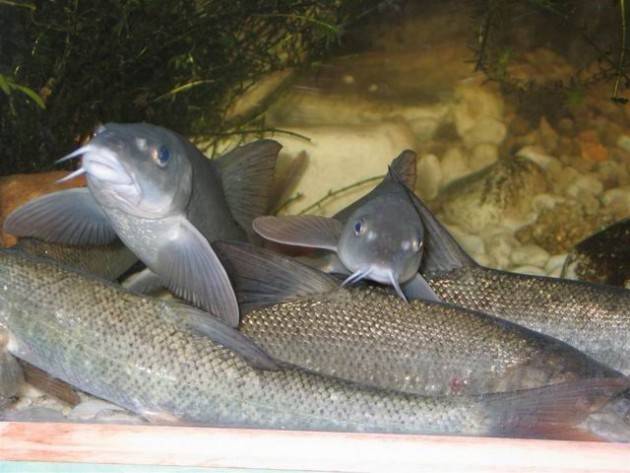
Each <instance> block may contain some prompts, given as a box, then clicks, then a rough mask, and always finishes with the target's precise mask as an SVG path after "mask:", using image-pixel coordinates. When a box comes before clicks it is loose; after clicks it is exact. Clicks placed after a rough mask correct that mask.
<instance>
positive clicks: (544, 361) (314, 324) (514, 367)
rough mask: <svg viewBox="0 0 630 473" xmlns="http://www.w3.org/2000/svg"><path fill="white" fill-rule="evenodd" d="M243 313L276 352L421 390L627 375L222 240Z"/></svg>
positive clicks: (548, 344) (531, 335)
mask: <svg viewBox="0 0 630 473" xmlns="http://www.w3.org/2000/svg"><path fill="white" fill-rule="evenodd" d="M217 251H218V252H219V255H220V257H221V259H222V260H223V261H224V262H225V264H226V268H227V269H228V272H229V273H230V276H231V278H232V281H233V282H234V285H235V288H236V292H237V295H238V296H239V300H240V302H241V303H242V304H243V308H244V312H247V313H246V314H245V315H244V316H243V319H242V322H241V325H240V330H241V332H243V333H244V334H245V335H247V336H248V337H250V338H251V339H252V340H254V341H255V342H256V343H257V344H259V345H260V346H261V347H262V348H263V349H264V350H265V351H266V352H267V353H269V354H270V355H271V356H272V357H274V358H276V359H278V360H280V361H284V362H287V363H291V364H294V365H297V366H301V367H304V368H307V369H309V370H311V371H315V372H318V373H322V374H326V375H333V376H338V377H341V378H344V379H349V380H351V381H355V382H358V383H362V384H367V385H372V386H378V387H381V388H389V389H396V390H399V391H406V392H413V393H420V394H472V393H487V392H500V391H512V390H516V389H526V388H534V387H539V386H544V385H547V384H554V383H561V382H567V381H573V380H576V379H589V378H596V377H615V376H621V374H620V373H618V372H616V371H614V370H611V369H609V368H607V367H606V366H603V365H602V364H600V363H598V362H596V361H594V360H593V359H591V358H589V357H588V356H585V355H584V354H582V353H580V352H579V351H577V350H575V349H573V348H572V347H570V346H568V345H566V344H565V343H562V342H560V341H558V340H555V339H553V338H551V337H548V336H545V335H541V334H539V333H536V332H533V331H531V330H528V329H525V328H523V327H520V326H518V325H516V324H512V323H509V322H506V321H503V320H499V319H497V318H495V317H492V316H488V315H486V314H483V313H481V312H477V311H472V310H467V309H463V308H461V307H457V306H454V305H450V304H442V303H434V302H426V301H423V300H413V301H410V302H409V303H407V302H405V301H403V300H402V299H400V298H398V297H396V295H395V294H393V293H392V291H390V290H387V289H386V288H382V287H374V286H368V287H356V288H348V289H346V288H339V287H338V284H337V283H336V280H335V279H334V278H331V277H330V276H327V275H324V274H323V273H320V272H319V271H317V270H314V269H312V268H308V267H306V266H305V265H302V264H300V263H299V262H297V261H293V260H290V259H288V258H285V257H282V256H279V255H275V254H274V253H272V252H271V251H268V250H264V249H259V248H254V247H252V246H250V245H246V244H236V243H223V242H219V243H217Z"/></svg>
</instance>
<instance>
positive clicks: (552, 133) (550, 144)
mask: <svg viewBox="0 0 630 473" xmlns="http://www.w3.org/2000/svg"><path fill="white" fill-rule="evenodd" d="M538 133H539V135H540V142H541V144H542V145H543V147H544V148H545V149H546V150H547V151H549V152H550V153H553V152H554V151H555V150H556V148H557V147H558V133H557V132H556V130H554V129H553V127H552V126H551V125H550V124H549V121H547V118H546V117H544V116H543V117H542V118H541V119H540V125H539V126H538Z"/></svg>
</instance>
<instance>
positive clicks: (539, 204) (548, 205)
mask: <svg viewBox="0 0 630 473" xmlns="http://www.w3.org/2000/svg"><path fill="white" fill-rule="evenodd" d="M562 202H566V199H565V198H564V197H559V196H557V195H553V194H546V193H544V194H538V195H537V196H536V197H534V198H533V199H532V208H533V209H534V210H535V211H537V212H540V211H541V210H550V209H553V208H554V207H555V206H556V205H557V204H560V203H562Z"/></svg>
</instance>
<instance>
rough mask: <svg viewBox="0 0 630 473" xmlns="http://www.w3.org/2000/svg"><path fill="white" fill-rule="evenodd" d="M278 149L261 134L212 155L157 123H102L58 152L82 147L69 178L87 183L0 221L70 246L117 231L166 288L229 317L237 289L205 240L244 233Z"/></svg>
mask: <svg viewBox="0 0 630 473" xmlns="http://www.w3.org/2000/svg"><path fill="white" fill-rule="evenodd" d="M279 150H280V145H279V144H278V143H277V142H275V141H272V140H261V141H256V142H253V143H250V144H248V145H245V146H242V147H240V148H237V149H235V150H233V151H232V152H230V153H228V154H226V155H225V156H223V157H221V158H220V159H218V160H212V161H211V160H208V159H207V158H206V157H205V156H203V155H202V153H201V152H200V151H199V150H198V149H197V148H195V147H194V146H193V145H192V144H191V143H190V142H189V141H188V140H186V139H185V138H184V137H182V136H181V135H178V134H177V133H174V132H172V131H170V130H167V129H165V128H161V127H158V126H154V125H149V124H145V123H138V124H116V123H108V124H106V125H105V126H102V127H100V128H99V129H98V130H97V132H96V134H95V136H94V137H93V139H92V140H91V141H90V142H89V143H88V144H87V145H85V146H83V147H81V148H79V149H78V150H76V151H75V152H73V153H71V154H69V155H68V156H66V157H65V158H62V159H61V161H63V160H66V159H71V158H74V157H77V156H83V158H82V167H81V168H80V169H79V170H78V171H76V172H74V173H72V174H71V175H70V176H68V177H73V176H76V175H80V174H86V176H87V183H88V187H87V188H83V189H71V190H65V191H61V192H55V193H52V194H48V195H45V196H42V197H40V198H38V199H35V200H33V201H31V202H29V203H27V204H26V205H24V206H22V207H20V208H18V209H17V210H15V211H14V212H13V213H12V214H11V215H9V217H8V218H7V220H6V221H5V224H4V228H5V231H7V232H9V233H12V234H14V235H18V236H31V237H36V238H39V239H42V240H45V241H50V242H55V243H65V244H73V245H84V244H93V245H98V244H104V243H109V242H111V241H113V240H114V239H115V237H116V236H118V237H119V238H120V239H121V240H122V241H123V243H124V244H125V245H126V246H127V247H128V248H129V249H131V250H132V251H133V252H134V254H135V255H136V256H137V257H138V258H139V259H140V260H141V261H142V262H143V263H145V264H146V265H147V267H148V268H149V270H150V271H152V272H153V273H155V274H156V275H157V276H158V278H159V280H160V282H162V283H163V284H164V285H166V286H167V287H169V288H170V289H171V290H172V291H173V292H175V293H176V294H178V295H179V296H181V297H183V298H184V299H186V300H189V301H191V302H193V303H194V304H195V305H198V306H200V307H202V308H204V309H206V310H208V311H210V312H211V313H213V314H215V315H216V316H218V317H222V318H223V319H224V320H226V321H227V322H228V323H230V324H232V325H236V324H237V323H238V305H237V302H236V297H235V296H234V291H233V290H232V287H231V285H230V281H229V279H228V276H227V274H226V273H225V270H224V269H223V267H222V266H221V262H220V261H219V260H218V258H217V257H216V255H215V253H214V250H213V249H212V246H211V245H210V242H212V241H214V240H216V239H234V240H243V239H246V238H247V233H248V230H249V229H250V227H251V221H252V219H253V218H254V217H255V216H257V215H260V214H262V213H264V212H265V211H266V210H267V206H268V195H269V190H270V189H269V188H270V186H271V182H272V178H273V170H274V167H275V162H276V158H277V154H278V151H279ZM151 279H152V278H150V277H149V280H151ZM153 279H154V278H153ZM146 284H149V283H146Z"/></svg>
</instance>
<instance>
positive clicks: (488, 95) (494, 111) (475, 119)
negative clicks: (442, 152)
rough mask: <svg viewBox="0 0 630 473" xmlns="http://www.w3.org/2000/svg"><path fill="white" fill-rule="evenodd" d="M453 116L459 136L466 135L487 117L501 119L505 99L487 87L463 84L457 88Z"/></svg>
mask: <svg viewBox="0 0 630 473" xmlns="http://www.w3.org/2000/svg"><path fill="white" fill-rule="evenodd" d="M453 118H454V120H455V128H456V129H457V133H458V134H459V136H461V137H464V136H465V135H466V134H467V133H468V132H470V131H471V130H473V129H474V128H475V127H476V126H477V125H478V124H479V122H480V120H482V119H485V118H490V119H494V120H496V121H499V122H500V121H501V119H502V118H503V101H502V100H501V98H500V97H499V96H497V95H496V94H494V93H492V92H491V91H489V90H488V89H487V88H484V87H481V86H479V85H476V84H461V85H460V86H458V87H457V88H456V89H455V93H454V106H453Z"/></svg>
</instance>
